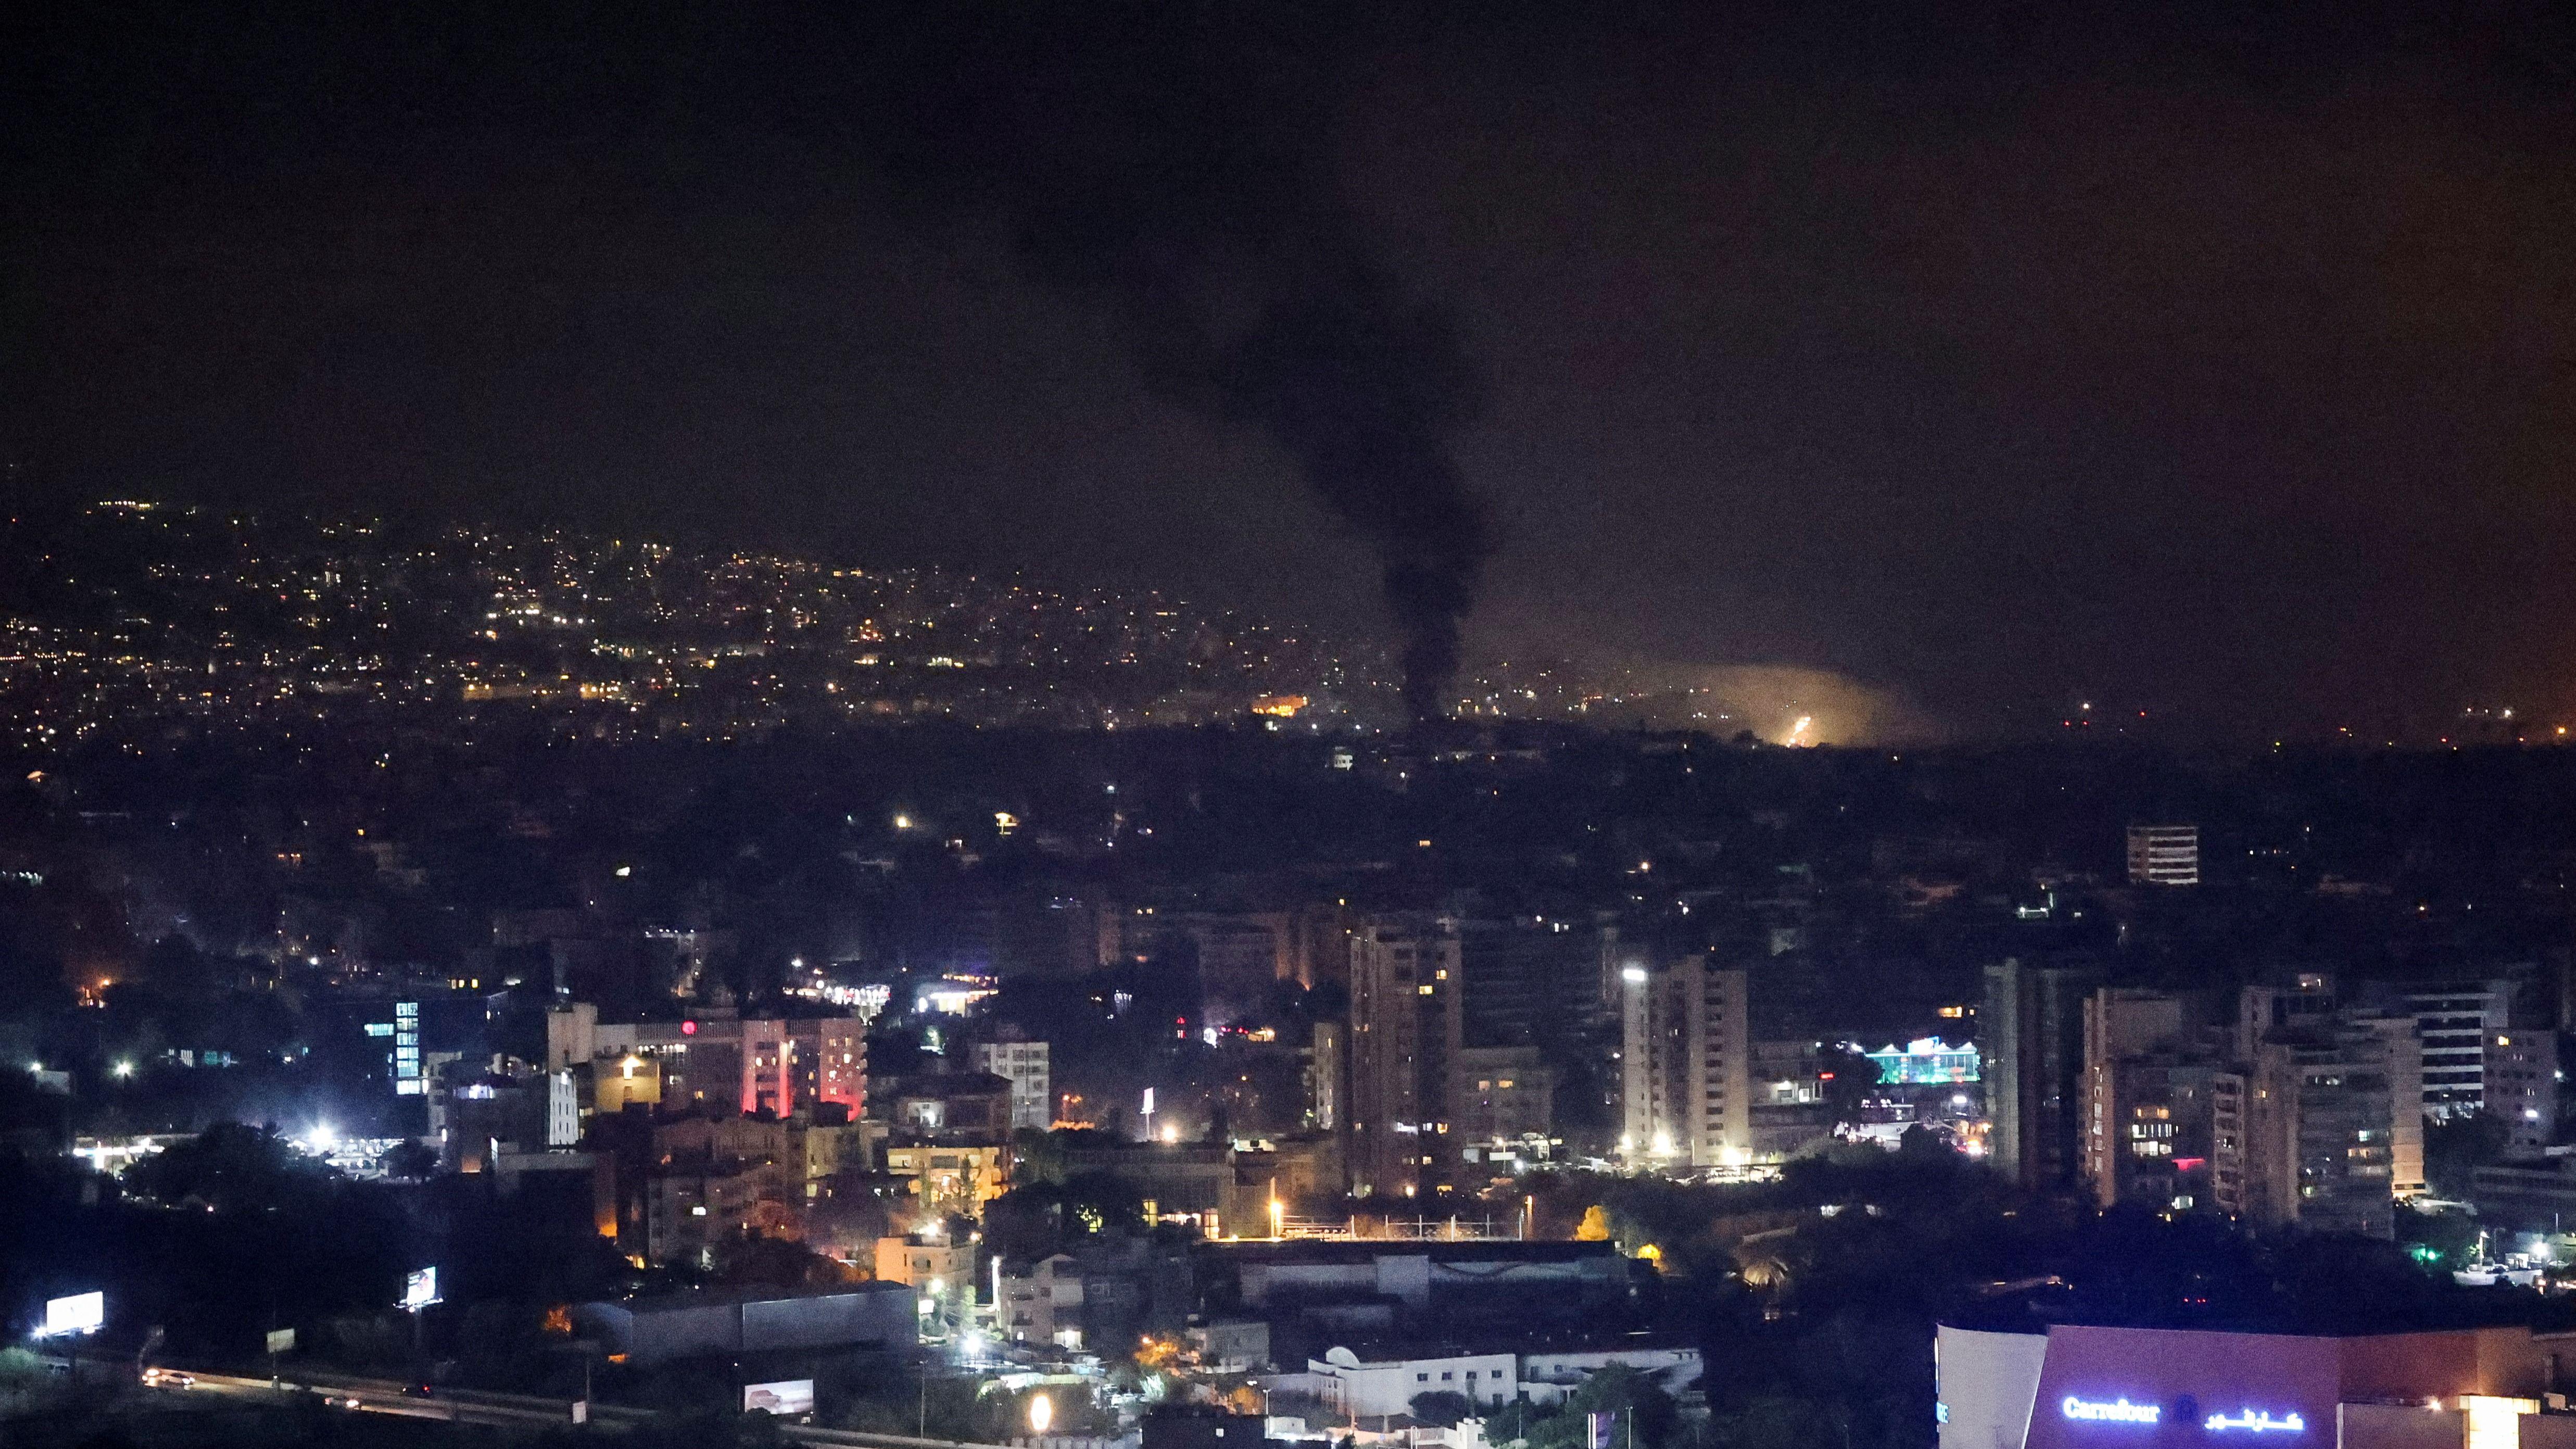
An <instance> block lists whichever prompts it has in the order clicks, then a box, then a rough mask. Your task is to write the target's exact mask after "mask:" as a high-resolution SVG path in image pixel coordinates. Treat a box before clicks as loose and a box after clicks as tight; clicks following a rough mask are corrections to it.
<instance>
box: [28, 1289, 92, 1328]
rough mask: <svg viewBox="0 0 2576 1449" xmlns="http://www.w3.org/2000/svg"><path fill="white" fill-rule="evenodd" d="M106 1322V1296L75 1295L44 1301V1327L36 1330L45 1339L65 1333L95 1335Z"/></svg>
mask: <svg viewBox="0 0 2576 1449" xmlns="http://www.w3.org/2000/svg"><path fill="white" fill-rule="evenodd" d="M105 1322H107V1295H106V1294H104V1293H75V1294H73V1295H72V1296H71V1297H69V1298H48V1299H46V1300H45V1326H44V1327H43V1328H42V1329H40V1330H38V1332H39V1334H40V1335H41V1336H42V1337H45V1338H52V1337H54V1336H56V1335H58V1334H65V1333H96V1332H98V1327H99V1325H100V1324H102V1323H105Z"/></svg>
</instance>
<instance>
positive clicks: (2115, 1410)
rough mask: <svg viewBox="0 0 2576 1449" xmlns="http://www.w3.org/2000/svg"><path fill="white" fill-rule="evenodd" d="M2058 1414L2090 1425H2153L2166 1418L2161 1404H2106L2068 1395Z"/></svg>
mask: <svg viewBox="0 0 2576 1449" xmlns="http://www.w3.org/2000/svg"><path fill="white" fill-rule="evenodd" d="M2057 1412H2059V1413H2061V1414H2064V1415H2065V1416H2066V1417H2068V1418H2070V1419H2075V1420H2079V1421H2082V1422H2084V1423H2090V1424H2152V1423H2154V1422H2156V1420H2158V1419H2160V1418H2162V1417H2164V1412H2165V1411H2164V1407H2163V1406H2162V1405H2160V1404H2133V1403H2130V1402H2129V1401H2128V1400H2127V1399H2126V1398H2120V1399H2114V1400H2112V1401H2111V1402H2110V1403H2107V1404H2106V1403H2103V1402H2102V1401H2100V1400H2098V1399H2079V1398H2077V1397H2075V1396H2074V1395H2073V1394H2068V1395H2067V1396H2066V1397H2065V1398H2063V1399H2060V1400H2059V1401H2058V1404H2057Z"/></svg>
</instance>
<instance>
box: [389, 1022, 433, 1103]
mask: <svg viewBox="0 0 2576 1449" xmlns="http://www.w3.org/2000/svg"><path fill="white" fill-rule="evenodd" d="M392 1061H393V1067H394V1095H396V1096H398V1097H417V1096H420V1095H421V1094H422V1093H424V1092H426V1091H427V1090H428V1089H429V1084H428V1083H427V1082H426V1081H424V1080H422V1078H421V1074H420V1003H419V1002H417V1001H397V1002H395V1003H394V1054H393V1057H392Z"/></svg>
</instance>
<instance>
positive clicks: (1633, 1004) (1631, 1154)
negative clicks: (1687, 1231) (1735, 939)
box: [1619, 955, 1753, 1167]
mask: <svg viewBox="0 0 2576 1449" xmlns="http://www.w3.org/2000/svg"><path fill="white" fill-rule="evenodd" d="M1620 985H1621V988H1622V990H1623V992H1624V996H1623V999H1622V1002H1621V1015H1620V1020H1621V1032H1620V1037H1621V1053H1620V1062H1619V1064H1620V1074H1619V1075H1620V1092H1621V1098H1622V1101H1623V1106H1624V1111H1623V1112H1622V1114H1621V1122H1620V1148H1621V1151H1622V1152H1623V1153H1624V1154H1625V1155H1626V1156H1627V1157H1628V1158H1629V1159H1630V1160H1631V1161H1637V1162H1644V1163H1655V1164H1670V1165H1674V1166H1688V1167H1741V1166H1744V1165H1745V1164H1747V1163H1749V1162H1751V1161H1752V1159H1753V1070H1752V1066H1753V1047H1752V1041H1751V1036H1750V1024H1749V1022H1748V1020H1747V1016H1748V1007H1747V1000H1746V986H1745V973H1744V972H1742V971H1740V970H1730V969H1725V968H1721V967H1717V966H1714V965H1711V964H1710V962H1709V960H1708V958H1707V957H1706V956H1705V955H1696V956H1687V957H1684V958H1682V959H1681V960H1678V961H1672V962H1667V963H1665V964H1663V965H1661V966H1631V967H1627V968H1623V970H1622V972H1621V981H1620Z"/></svg>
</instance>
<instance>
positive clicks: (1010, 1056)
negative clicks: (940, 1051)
mask: <svg viewBox="0 0 2576 1449" xmlns="http://www.w3.org/2000/svg"><path fill="white" fill-rule="evenodd" d="M971 1060H972V1062H973V1064H974V1067H975V1070H977V1071H979V1072H987V1073H990V1074H991V1075H993V1076H996V1077H1000V1078H1002V1079H1003V1080H1005V1081H1007V1082H1009V1083H1010V1084H1011V1127H1012V1129H1013V1130H1014V1131H1016V1130H1018V1129H1021V1128H1028V1129H1031V1130H1033V1131H1038V1132H1044V1131H1045V1130H1047V1128H1048V1127H1050V1126H1052V1125H1054V1123H1055V1088H1054V1085H1053V1083H1052V1081H1051V1079H1050V1078H1049V1075H1048V1068H1047V1044H1046V1043H1045V1042H1042V1041H991V1042H978V1043H976V1045H975V1050H974V1054H973V1056H972V1058H971Z"/></svg>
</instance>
